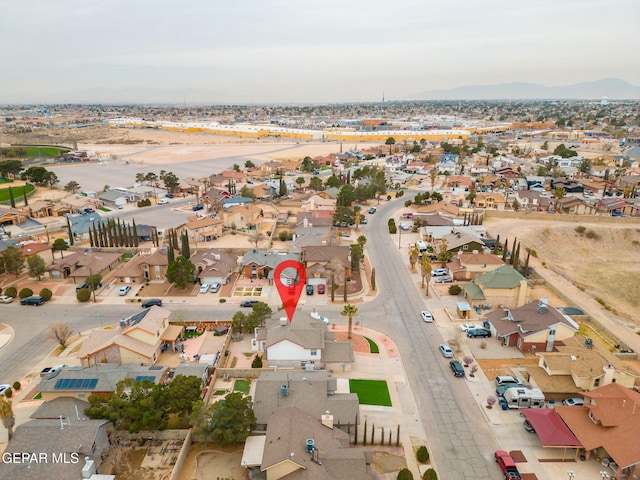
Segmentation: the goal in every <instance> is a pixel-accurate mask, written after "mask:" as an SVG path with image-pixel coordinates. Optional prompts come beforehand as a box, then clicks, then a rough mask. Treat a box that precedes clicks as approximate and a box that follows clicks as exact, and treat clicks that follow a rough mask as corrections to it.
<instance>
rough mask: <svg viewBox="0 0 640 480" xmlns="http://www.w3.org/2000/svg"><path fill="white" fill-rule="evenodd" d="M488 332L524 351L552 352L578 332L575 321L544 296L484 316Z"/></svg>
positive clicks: (506, 344) (506, 343)
mask: <svg viewBox="0 0 640 480" xmlns="http://www.w3.org/2000/svg"><path fill="white" fill-rule="evenodd" d="M486 319H487V321H488V322H489V326H490V329H491V333H492V334H493V336H494V337H495V338H496V339H497V340H499V341H500V343H501V344H502V345H504V346H509V347H517V348H518V350H520V351H521V352H523V353H530V352H553V351H555V349H556V347H557V346H558V345H562V346H564V345H565V342H566V341H567V340H569V339H571V338H573V336H574V335H575V334H576V333H577V332H578V328H579V326H578V324H577V323H576V322H574V321H573V320H572V319H571V318H569V316H567V315H565V314H563V313H561V312H560V311H558V310H557V309H555V308H553V307H552V306H550V305H548V303H547V300H546V298H542V299H541V300H540V301H535V300H534V301H532V302H529V303H527V304H525V305H523V306H521V307H517V308H499V309H497V310H494V311H492V312H490V313H488V314H487V315H486Z"/></svg>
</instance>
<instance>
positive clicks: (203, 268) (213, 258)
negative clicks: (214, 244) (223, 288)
mask: <svg viewBox="0 0 640 480" xmlns="http://www.w3.org/2000/svg"><path fill="white" fill-rule="evenodd" d="M190 260H191V263H193V264H194V265H195V267H196V271H197V272H198V278H199V279H200V282H201V283H208V284H209V285H211V284H213V283H220V284H221V285H226V284H227V283H229V282H230V281H231V276H232V275H233V273H234V272H235V271H236V269H237V267H238V256H237V255H235V254H233V253H227V252H223V251H221V250H217V249H209V250H201V251H198V252H196V253H194V254H193V255H192V256H191V259H190Z"/></svg>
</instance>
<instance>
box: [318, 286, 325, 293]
mask: <svg viewBox="0 0 640 480" xmlns="http://www.w3.org/2000/svg"><path fill="white" fill-rule="evenodd" d="M318 295H324V285H323V284H320V285H318Z"/></svg>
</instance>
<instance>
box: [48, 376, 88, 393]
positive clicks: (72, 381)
mask: <svg viewBox="0 0 640 480" xmlns="http://www.w3.org/2000/svg"><path fill="white" fill-rule="evenodd" d="M97 384H98V379H97V378H60V379H58V381H56V384H55V385H54V386H53V389H54V390H93V389H94V388H96V385H97Z"/></svg>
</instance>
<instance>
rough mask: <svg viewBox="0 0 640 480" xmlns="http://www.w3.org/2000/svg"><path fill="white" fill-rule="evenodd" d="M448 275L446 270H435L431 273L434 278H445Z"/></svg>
mask: <svg viewBox="0 0 640 480" xmlns="http://www.w3.org/2000/svg"><path fill="white" fill-rule="evenodd" d="M447 273H448V270H447V269H446V268H436V269H435V270H433V271H432V272H431V276H432V277H443V276H444V275H446V274H447Z"/></svg>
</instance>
